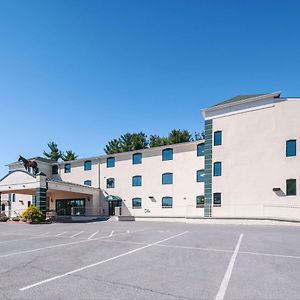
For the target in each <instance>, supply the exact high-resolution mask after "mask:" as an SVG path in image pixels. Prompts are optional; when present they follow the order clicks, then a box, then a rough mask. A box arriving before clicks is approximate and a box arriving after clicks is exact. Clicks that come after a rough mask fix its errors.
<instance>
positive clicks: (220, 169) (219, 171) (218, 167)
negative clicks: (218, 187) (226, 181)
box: [214, 161, 222, 176]
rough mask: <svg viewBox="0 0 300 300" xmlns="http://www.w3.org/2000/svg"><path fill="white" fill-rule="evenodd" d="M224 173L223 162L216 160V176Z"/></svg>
mask: <svg viewBox="0 0 300 300" xmlns="http://www.w3.org/2000/svg"><path fill="white" fill-rule="evenodd" d="M221 175H222V163H221V162H219V161H218V162H215V163H214V176H221Z"/></svg>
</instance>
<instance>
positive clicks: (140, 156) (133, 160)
mask: <svg viewBox="0 0 300 300" xmlns="http://www.w3.org/2000/svg"><path fill="white" fill-rule="evenodd" d="M136 157H139V160H138V161H137V162H136V161H135V158H136ZM142 159H143V156H142V153H140V152H137V153H134V154H132V164H133V165H141V164H142Z"/></svg>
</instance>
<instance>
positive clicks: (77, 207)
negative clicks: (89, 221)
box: [55, 199, 85, 216]
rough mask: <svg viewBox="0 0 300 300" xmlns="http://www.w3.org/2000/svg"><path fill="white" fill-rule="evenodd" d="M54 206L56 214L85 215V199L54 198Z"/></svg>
mask: <svg viewBox="0 0 300 300" xmlns="http://www.w3.org/2000/svg"><path fill="white" fill-rule="evenodd" d="M55 206H56V214H57V215H58V216H71V215H76V216H77V215H78V216H82V215H85V199H62V200H56V202H55Z"/></svg>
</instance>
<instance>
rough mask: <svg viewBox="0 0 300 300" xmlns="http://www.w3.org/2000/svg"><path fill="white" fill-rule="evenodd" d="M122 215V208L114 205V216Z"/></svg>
mask: <svg viewBox="0 0 300 300" xmlns="http://www.w3.org/2000/svg"><path fill="white" fill-rule="evenodd" d="M121 215H122V208H121V207H120V206H117V207H115V216H121Z"/></svg>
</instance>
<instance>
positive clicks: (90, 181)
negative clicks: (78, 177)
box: [83, 179, 92, 186]
mask: <svg viewBox="0 0 300 300" xmlns="http://www.w3.org/2000/svg"><path fill="white" fill-rule="evenodd" d="M87 182H89V183H90V184H86V183H87ZM83 185H86V186H92V180H90V179H87V180H85V181H84V182H83Z"/></svg>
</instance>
